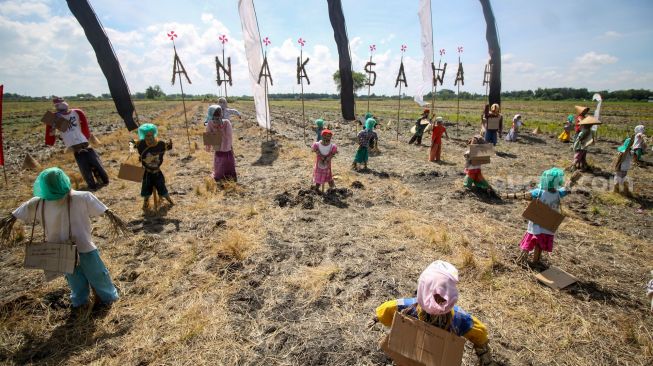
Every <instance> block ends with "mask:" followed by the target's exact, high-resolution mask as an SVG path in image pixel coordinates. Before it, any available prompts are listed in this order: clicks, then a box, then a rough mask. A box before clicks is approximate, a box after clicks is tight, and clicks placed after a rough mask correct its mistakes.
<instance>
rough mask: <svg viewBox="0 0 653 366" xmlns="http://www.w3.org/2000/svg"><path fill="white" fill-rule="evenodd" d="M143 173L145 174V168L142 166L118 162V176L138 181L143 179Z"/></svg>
mask: <svg viewBox="0 0 653 366" xmlns="http://www.w3.org/2000/svg"><path fill="white" fill-rule="evenodd" d="M143 174H145V169H144V168H143V167H142V166H137V165H131V164H124V163H123V164H120V170H119V171H118V178H120V179H124V180H128V181H132V182H136V183H140V182H142V181H143Z"/></svg>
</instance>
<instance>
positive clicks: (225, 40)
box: [218, 34, 229, 44]
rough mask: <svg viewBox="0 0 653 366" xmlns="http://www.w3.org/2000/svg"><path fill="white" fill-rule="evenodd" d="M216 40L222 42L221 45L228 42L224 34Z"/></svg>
mask: <svg viewBox="0 0 653 366" xmlns="http://www.w3.org/2000/svg"><path fill="white" fill-rule="evenodd" d="M218 39H219V40H220V42H222V44H225V43H227V42H229V40H228V39H227V35H226V34H223V35H221V36H220V37H219V38H218Z"/></svg>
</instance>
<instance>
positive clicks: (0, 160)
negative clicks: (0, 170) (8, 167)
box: [0, 85, 5, 167]
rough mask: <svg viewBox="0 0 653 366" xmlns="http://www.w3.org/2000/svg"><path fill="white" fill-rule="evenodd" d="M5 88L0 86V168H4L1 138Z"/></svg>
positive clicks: (3, 145)
mask: <svg viewBox="0 0 653 366" xmlns="http://www.w3.org/2000/svg"><path fill="white" fill-rule="evenodd" d="M4 89H5V86H4V85H0V166H2V167H4V166H5V144H4V139H3V138H2V102H3V98H2V97H3V96H4V94H5V90H4Z"/></svg>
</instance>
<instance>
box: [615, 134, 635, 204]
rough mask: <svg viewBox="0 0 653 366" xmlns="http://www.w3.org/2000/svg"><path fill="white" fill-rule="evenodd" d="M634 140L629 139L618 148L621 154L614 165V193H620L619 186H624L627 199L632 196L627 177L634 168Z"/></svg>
mask: <svg viewBox="0 0 653 366" xmlns="http://www.w3.org/2000/svg"><path fill="white" fill-rule="evenodd" d="M632 146H633V139H632V138H630V137H628V138H626V139H625V140H624V143H623V144H622V145H621V146H619V147H618V148H617V151H618V152H619V154H618V155H617V159H616V161H615V164H614V188H613V192H614V193H619V185H620V184H622V185H623V187H624V190H623V194H624V195H625V196H627V197H630V196H632V194H631V193H630V188H629V187H628V181H627V179H628V178H627V177H626V176H627V175H628V170H630V167H631V166H632V162H633V151H632Z"/></svg>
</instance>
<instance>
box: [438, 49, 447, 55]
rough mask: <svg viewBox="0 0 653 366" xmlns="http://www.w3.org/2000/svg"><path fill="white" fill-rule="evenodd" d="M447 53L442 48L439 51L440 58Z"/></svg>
mask: <svg viewBox="0 0 653 366" xmlns="http://www.w3.org/2000/svg"><path fill="white" fill-rule="evenodd" d="M445 53H447V51H445V50H444V48H442V49H440V56H443V55H444V54H445Z"/></svg>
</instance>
